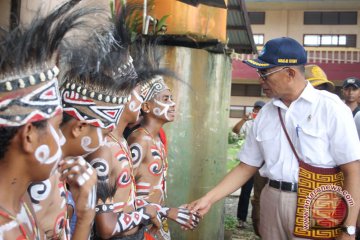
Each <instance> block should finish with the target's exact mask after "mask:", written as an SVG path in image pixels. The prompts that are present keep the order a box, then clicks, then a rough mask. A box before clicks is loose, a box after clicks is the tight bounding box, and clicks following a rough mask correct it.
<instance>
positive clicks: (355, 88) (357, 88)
mask: <svg viewBox="0 0 360 240" xmlns="http://www.w3.org/2000/svg"><path fill="white" fill-rule="evenodd" d="M342 93H343V95H344V100H345V104H346V105H347V106H348V107H349V108H350V109H351V111H352V114H353V117H355V115H356V113H357V112H359V111H360V107H359V104H358V101H359V98H360V80H359V79H358V78H356V77H349V78H347V79H345V81H344V82H343V88H342Z"/></svg>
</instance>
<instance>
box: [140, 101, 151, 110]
mask: <svg viewBox="0 0 360 240" xmlns="http://www.w3.org/2000/svg"><path fill="white" fill-rule="evenodd" d="M141 109H142V110H143V112H145V113H149V112H150V103H149V102H143V103H142V104H141Z"/></svg>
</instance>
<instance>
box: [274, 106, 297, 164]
mask: <svg viewBox="0 0 360 240" xmlns="http://www.w3.org/2000/svg"><path fill="white" fill-rule="evenodd" d="M278 114H279V118H280V122H281V126H282V129H283V130H284V132H285V135H286V138H287V140H288V142H289V144H290V147H291V150H292V151H293V153H294V155H295V157H296V159H297V160H298V161H299V162H300V161H301V160H300V158H299V155H298V154H297V152H296V150H295V147H294V145H293V143H292V141H291V139H290V137H289V134H288V132H287V131H286V127H285V124H284V120H283V118H282V116H281V112H280V108H279V107H278Z"/></svg>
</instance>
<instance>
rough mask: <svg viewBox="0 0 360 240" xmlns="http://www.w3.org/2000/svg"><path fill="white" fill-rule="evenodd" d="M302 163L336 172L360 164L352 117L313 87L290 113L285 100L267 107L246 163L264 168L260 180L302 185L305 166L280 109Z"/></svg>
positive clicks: (246, 149) (244, 153)
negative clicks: (301, 169)
mask: <svg viewBox="0 0 360 240" xmlns="http://www.w3.org/2000/svg"><path fill="white" fill-rule="evenodd" d="M278 107H280V109H281V113H282V116H283V119H284V122H285V125H286V128H287V131H288V133H289V136H290V138H291V140H292V142H293V144H294V146H295V148H296V150H297V153H298V155H299V157H300V158H301V159H303V160H304V161H305V162H306V163H308V164H310V165H312V166H316V167H324V168H330V167H335V166H339V165H342V164H345V163H349V162H352V161H355V160H359V159H360V141H359V138H358V136H357V131H356V127H355V123H354V119H353V117H352V113H351V111H350V109H349V107H347V106H346V105H345V104H344V103H343V102H342V101H341V100H340V98H339V97H338V96H336V95H335V94H332V93H329V92H327V91H320V90H317V89H314V88H313V87H312V86H311V84H309V83H308V84H307V86H306V87H305V89H304V91H303V92H302V93H301V95H300V97H299V98H298V99H297V100H295V101H294V102H292V103H291V105H290V106H289V107H287V106H285V104H284V103H283V102H282V101H281V100H279V99H273V100H272V101H270V102H269V103H267V104H266V105H265V106H264V107H263V108H262V109H261V111H260V112H259V114H258V116H257V117H256V119H255V121H254V124H253V128H252V129H251V131H250V132H249V134H248V136H247V138H246V141H245V144H244V146H243V148H242V150H241V151H240V152H239V154H238V158H239V159H240V161H242V162H244V163H246V164H248V165H251V166H256V167H260V166H261V165H262V163H263V160H265V164H264V165H263V167H262V168H261V171H260V174H261V175H262V176H265V177H268V178H270V179H274V180H281V181H287V182H297V181H298V169H299V164H298V161H297V159H296V157H295V156H294V154H293V152H292V150H291V148H290V145H289V142H288V140H287V139H286V136H285V133H284V131H283V129H282V127H281V123H280V119H279V116H278V110H277V108H278Z"/></svg>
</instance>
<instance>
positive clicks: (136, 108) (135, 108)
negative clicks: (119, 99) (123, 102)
mask: <svg viewBox="0 0 360 240" xmlns="http://www.w3.org/2000/svg"><path fill="white" fill-rule="evenodd" d="M132 96H135V98H136V99H137V100H138V102H139V105H138V106H136V101H135V99H133V98H132ZM132 96H131V100H130V103H129V109H130V111H132V112H138V111H140V108H141V104H142V103H143V102H144V101H143V99H142V97H140V95H139V94H138V93H137V91H135V90H133V91H132Z"/></svg>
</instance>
